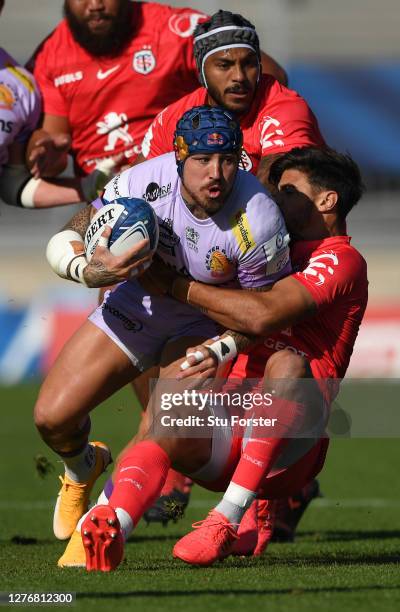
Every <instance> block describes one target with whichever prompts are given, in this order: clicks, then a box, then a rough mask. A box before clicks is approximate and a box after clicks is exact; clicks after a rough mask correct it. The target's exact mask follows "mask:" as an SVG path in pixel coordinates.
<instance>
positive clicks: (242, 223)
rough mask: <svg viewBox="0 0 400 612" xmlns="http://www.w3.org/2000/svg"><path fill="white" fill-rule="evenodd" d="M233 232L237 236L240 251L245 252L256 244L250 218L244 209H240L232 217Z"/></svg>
mask: <svg viewBox="0 0 400 612" xmlns="http://www.w3.org/2000/svg"><path fill="white" fill-rule="evenodd" d="M230 225H231V228H232V233H233V235H234V236H235V238H236V242H237V243H238V245H239V249H240V251H241V252H242V253H243V254H244V253H247V251H250V250H251V249H254V247H255V246H256V243H255V240H254V238H253V234H252V233H251V229H250V224H249V220H248V217H247V214H246V213H245V212H244V210H241V209H240V210H238V211H237V212H236V213H235V214H234V215H233V216H232V217H231V219H230Z"/></svg>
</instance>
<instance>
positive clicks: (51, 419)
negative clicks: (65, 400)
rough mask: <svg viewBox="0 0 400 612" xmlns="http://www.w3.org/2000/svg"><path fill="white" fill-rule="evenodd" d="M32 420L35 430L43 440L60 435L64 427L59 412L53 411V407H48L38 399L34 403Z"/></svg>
mask: <svg viewBox="0 0 400 612" xmlns="http://www.w3.org/2000/svg"><path fill="white" fill-rule="evenodd" d="M33 418H34V422H35V426H36V428H37V430H38V431H39V433H40V435H41V436H42V437H44V438H47V437H49V436H51V435H55V434H58V433H60V432H61V431H62V430H63V427H64V425H65V423H64V419H63V418H62V415H61V413H60V411H57V410H54V406H51V407H49V404H48V403H47V402H45V401H43V400H41V399H40V398H39V399H38V401H37V402H36V405H35V409H34V413H33Z"/></svg>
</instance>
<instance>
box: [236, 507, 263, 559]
mask: <svg viewBox="0 0 400 612" xmlns="http://www.w3.org/2000/svg"><path fill="white" fill-rule="evenodd" d="M258 503H259V502H258V499H255V500H254V501H253V503H252V504H251V506H250V508H249V509H248V510H246V512H245V513H244V515H243V518H242V520H241V521H240V526H239V529H238V532H237V535H238V538H239V539H238V540H236V542H235V543H234V545H233V548H232V555H236V556H239V557H250V556H251V555H252V554H253V553H254V549H255V548H256V546H257V542H258V522H257V510H258Z"/></svg>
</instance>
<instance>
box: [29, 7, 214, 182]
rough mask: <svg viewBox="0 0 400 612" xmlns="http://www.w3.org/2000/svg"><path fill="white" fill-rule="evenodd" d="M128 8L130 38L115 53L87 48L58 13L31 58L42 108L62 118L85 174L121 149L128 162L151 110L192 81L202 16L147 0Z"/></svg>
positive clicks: (190, 86)
mask: <svg viewBox="0 0 400 612" xmlns="http://www.w3.org/2000/svg"><path fill="white" fill-rule="evenodd" d="M133 7H134V10H133V17H132V19H133V24H134V33H133V36H132V40H131V42H130V43H129V44H128V45H127V46H126V47H125V49H124V50H123V52H122V53H121V54H120V55H119V56H116V57H113V58H97V57H94V56H92V55H89V53H87V52H86V51H85V50H84V49H83V48H82V47H80V46H79V45H78V43H77V42H76V41H75V40H74V38H73V36H72V33H71V31H70V29H69V28H68V25H67V22H66V21H65V20H63V21H61V23H60V24H59V25H58V26H57V28H56V29H55V30H54V31H53V33H52V34H51V35H50V36H49V37H48V38H47V39H46V40H45V41H44V42H43V43H42V45H41V47H40V48H39V50H38V51H37V53H36V56H35V59H34V62H35V65H34V74H35V77H36V79H37V81H38V84H39V87H40V89H41V91H42V94H43V101H44V112H45V113H48V114H50V115H61V116H63V117H68V120H69V123H70V126H71V130H72V152H73V155H74V157H75V161H76V164H77V167H78V168H79V170H80V171H82V172H84V173H89V172H91V171H92V170H93V169H94V168H95V164H96V161H97V160H101V159H104V158H105V157H112V156H114V155H116V154H119V153H121V152H125V155H126V157H127V159H128V162H132V161H133V160H134V158H135V157H136V156H137V155H138V153H139V152H140V150H141V142H142V140H143V136H144V134H145V132H146V130H147V128H148V127H149V125H150V123H151V122H152V120H153V119H154V117H155V116H156V115H157V113H158V112H160V111H161V110H162V109H163V108H164V107H165V106H166V105H167V104H170V103H171V102H173V101H174V100H176V99H178V98H180V97H181V96H183V95H185V94H187V93H188V92H190V91H193V90H194V89H195V88H196V87H198V76H197V70H196V65H195V62H194V58H193V38H192V33H193V30H194V28H195V27H196V25H197V24H198V23H199V22H200V21H203V20H204V19H206V15H203V14H202V13H200V12H198V11H195V10H192V9H187V8H186V9H185V8H172V7H170V6H166V5H161V4H156V3H150V2H149V3H147V2H146V3H142V2H134V3H133Z"/></svg>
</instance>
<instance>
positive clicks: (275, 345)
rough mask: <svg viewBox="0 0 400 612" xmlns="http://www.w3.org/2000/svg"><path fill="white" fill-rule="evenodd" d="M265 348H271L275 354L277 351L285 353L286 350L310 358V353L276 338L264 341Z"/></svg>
mask: <svg viewBox="0 0 400 612" xmlns="http://www.w3.org/2000/svg"><path fill="white" fill-rule="evenodd" d="M264 346H266V347H267V348H269V349H270V350H271V351H273V352H274V353H276V352H277V351H283V350H284V349H285V350H287V351H291V352H292V353H295V354H296V355H301V356H302V357H309V355H308V353H305V352H304V351H301V350H300V349H299V348H297V346H292V345H290V344H287V343H286V342H284V341H283V340H279V339H277V338H274V337H272V338H266V339H265V340H264Z"/></svg>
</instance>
